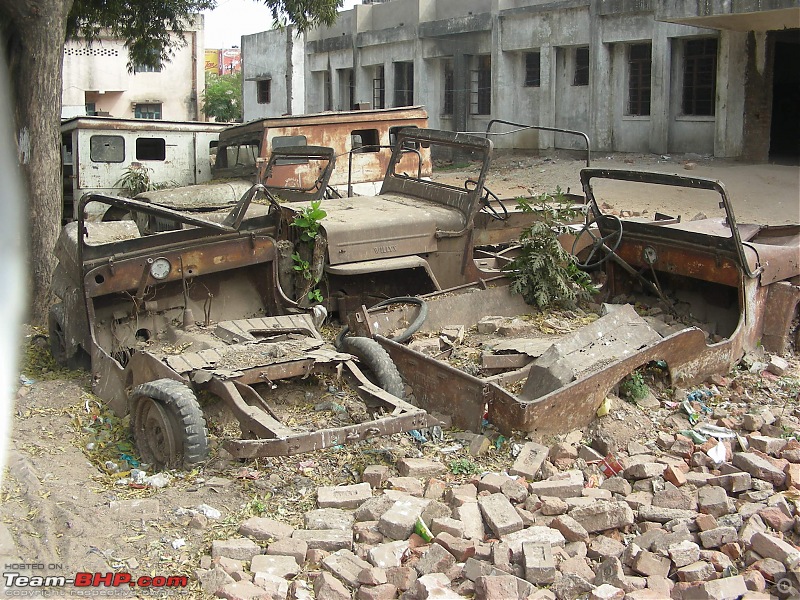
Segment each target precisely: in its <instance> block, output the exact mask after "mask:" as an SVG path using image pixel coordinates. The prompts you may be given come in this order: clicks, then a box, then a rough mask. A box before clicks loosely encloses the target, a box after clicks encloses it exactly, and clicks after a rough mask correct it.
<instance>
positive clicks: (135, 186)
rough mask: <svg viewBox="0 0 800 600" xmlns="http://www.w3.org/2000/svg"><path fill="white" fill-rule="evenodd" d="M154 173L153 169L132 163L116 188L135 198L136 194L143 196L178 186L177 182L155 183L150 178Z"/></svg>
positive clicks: (123, 193)
mask: <svg viewBox="0 0 800 600" xmlns="http://www.w3.org/2000/svg"><path fill="white" fill-rule="evenodd" d="M152 172H153V169H150V168H148V167H146V166H144V165H143V164H142V163H138V162H132V163H131V164H130V166H128V167H127V168H126V169H125V173H124V175H123V176H122V177H120V178H119V179H117V181H115V182H114V187H115V188H120V190H121V191H120V194H121V195H123V196H126V197H128V198H133V197H134V196H135V195H136V194H141V193H142V192H149V191H151V190H163V189H165V188H170V187H177V186H178V183H177V182H175V181H163V182H161V183H156V182H154V181H153V180H152V178H151V177H150V174H151V173H152Z"/></svg>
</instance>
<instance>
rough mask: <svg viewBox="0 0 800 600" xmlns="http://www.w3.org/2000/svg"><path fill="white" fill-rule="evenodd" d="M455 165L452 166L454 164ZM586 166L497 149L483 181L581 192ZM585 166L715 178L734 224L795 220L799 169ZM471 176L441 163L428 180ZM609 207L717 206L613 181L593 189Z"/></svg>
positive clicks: (503, 190)
mask: <svg viewBox="0 0 800 600" xmlns="http://www.w3.org/2000/svg"><path fill="white" fill-rule="evenodd" d="M458 166H459V165H456V167H458ZM585 166H586V160H585V155H584V157H583V158H577V157H576V155H574V154H572V153H565V152H556V153H552V154H550V155H548V156H523V155H519V154H499V155H498V156H497V157H496V158H495V160H494V161H493V163H492V166H491V168H490V171H489V174H488V176H487V178H486V185H487V187H488V188H489V189H491V190H492V191H493V192H494V193H495V194H497V195H498V196H500V197H501V198H505V197H510V198H513V197H515V196H520V195H539V194H542V193H549V192H552V191H554V190H555V189H556V188H557V187H560V188H561V190H564V191H566V190H569V191H571V192H573V193H581V183H580V171H581V169H582V168H583V167H585ZM591 167H592V168H597V169H630V170H642V171H657V172H660V173H675V174H678V175H683V176H687V177H704V178H708V179H716V180H719V181H721V182H722V183H723V185H724V186H725V187H726V189H727V190H728V194H729V196H730V198H731V201H732V203H733V207H734V214H735V216H736V220H737V222H739V223H760V224H768V225H780V224H786V223H798V222H800V168H798V167H797V166H786V165H773V164H746V163H741V162H736V161H730V160H722V159H715V158H708V157H702V156H698V155H671V156H659V155H655V154H622V153H615V154H603V153H595V154H594V155H593V157H592V159H591ZM470 175H474V170H472V169H470V168H464V169H456V168H452V169H451V168H447V169H444V170H442V171H439V173H438V174H435V175H434V179H439V178H441V179H442V180H444V181H448V182H452V183H454V184H456V185H461V184H462V182H463V180H464V179H465V178H466V177H467V176H470ZM598 196H599V198H598V200H599V201H605V202H607V203H608V204H610V205H611V206H613V207H614V209H615V210H630V211H632V212H640V213H642V214H643V216H647V215H653V214H654V213H655V212H656V211H658V212H662V213H666V214H669V215H672V216H678V215H680V216H681V217H682V218H683V219H684V220H686V219H691V218H692V217H694V216H695V215H697V214H698V212H705V213H706V214H707V215H708V216H712V215H713V214H714V211H716V210H718V209H717V207H716V206H715V203H716V194H713V195H712V194H711V193H710V192H702V191H701V192H699V193H698V192H692V191H689V190H685V189H680V188H667V187H661V188H659V189H658V193H657V194H656V195H653V193H652V186H650V187H648V188H647V189H646V190H645V189H644V188H642V187H641V186H638V187H635V186H633V185H630V184H624V183H615V184H612V185H604V186H603V187H602V188H601V189H600V193H599V194H598Z"/></svg>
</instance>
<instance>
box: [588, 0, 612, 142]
mask: <svg viewBox="0 0 800 600" xmlns="http://www.w3.org/2000/svg"><path fill="white" fill-rule="evenodd" d="M596 7H597V4H596V3H595V2H592V3H591V4H590V6H589V16H590V19H591V21H592V27H591V29H590V32H589V131H590V133H589V138H590V139H591V141H592V146H594V148H593V149H597V150H610V149H611V145H612V143H611V139H612V138H611V134H612V115H613V113H612V106H611V102H612V99H613V98H614V94H613V87H612V86H613V82H612V81H611V80H610V77H611V50H610V46H609V45H608V44H604V43H603V19H601V18H600V17H599V15H597V14H596Z"/></svg>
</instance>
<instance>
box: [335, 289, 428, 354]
mask: <svg viewBox="0 0 800 600" xmlns="http://www.w3.org/2000/svg"><path fill="white" fill-rule="evenodd" d="M392 304H415V305H416V306H419V312H418V313H417V316H416V318H415V319H414V320H413V321H412V322H411V324H410V325H409V326H408V327H406V329H405V330H404V331H403V333H401V334H398V335H396V336H394V337H390V338H388V339H390V340H392V341H393V342H397V343H398V344H402V343H403V342H407V341H408V340H410V339H411V336H413V335H414V334H415V333H417V331H419V330H420V327H422V325H423V324H424V323H425V319H427V318H428V303H427V302H425V300H423V299H422V298H418V297H417V296H399V297H397V298H389V299H388V300H381V301H380V302H378V303H377V304H375V305H373V306H372V307H370V310H372V309H373V308H384V307H386V306H391V305H392ZM349 332H350V327H348V326H347V325H345V326H344V327H343V328H342V330H341V331H340V332H339V333H338V334H337V336H336V340H335V342H334V343H335V345H336V347H337V348H342V344H344V338H345V336H346V335H347V334H348V333H349Z"/></svg>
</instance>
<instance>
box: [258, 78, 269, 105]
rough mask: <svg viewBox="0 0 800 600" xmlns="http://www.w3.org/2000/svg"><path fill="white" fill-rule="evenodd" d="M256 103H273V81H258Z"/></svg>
mask: <svg viewBox="0 0 800 600" xmlns="http://www.w3.org/2000/svg"><path fill="white" fill-rule="evenodd" d="M256 102H258V103H259V104H269V103H270V102H272V79H260V80H258V81H256Z"/></svg>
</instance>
